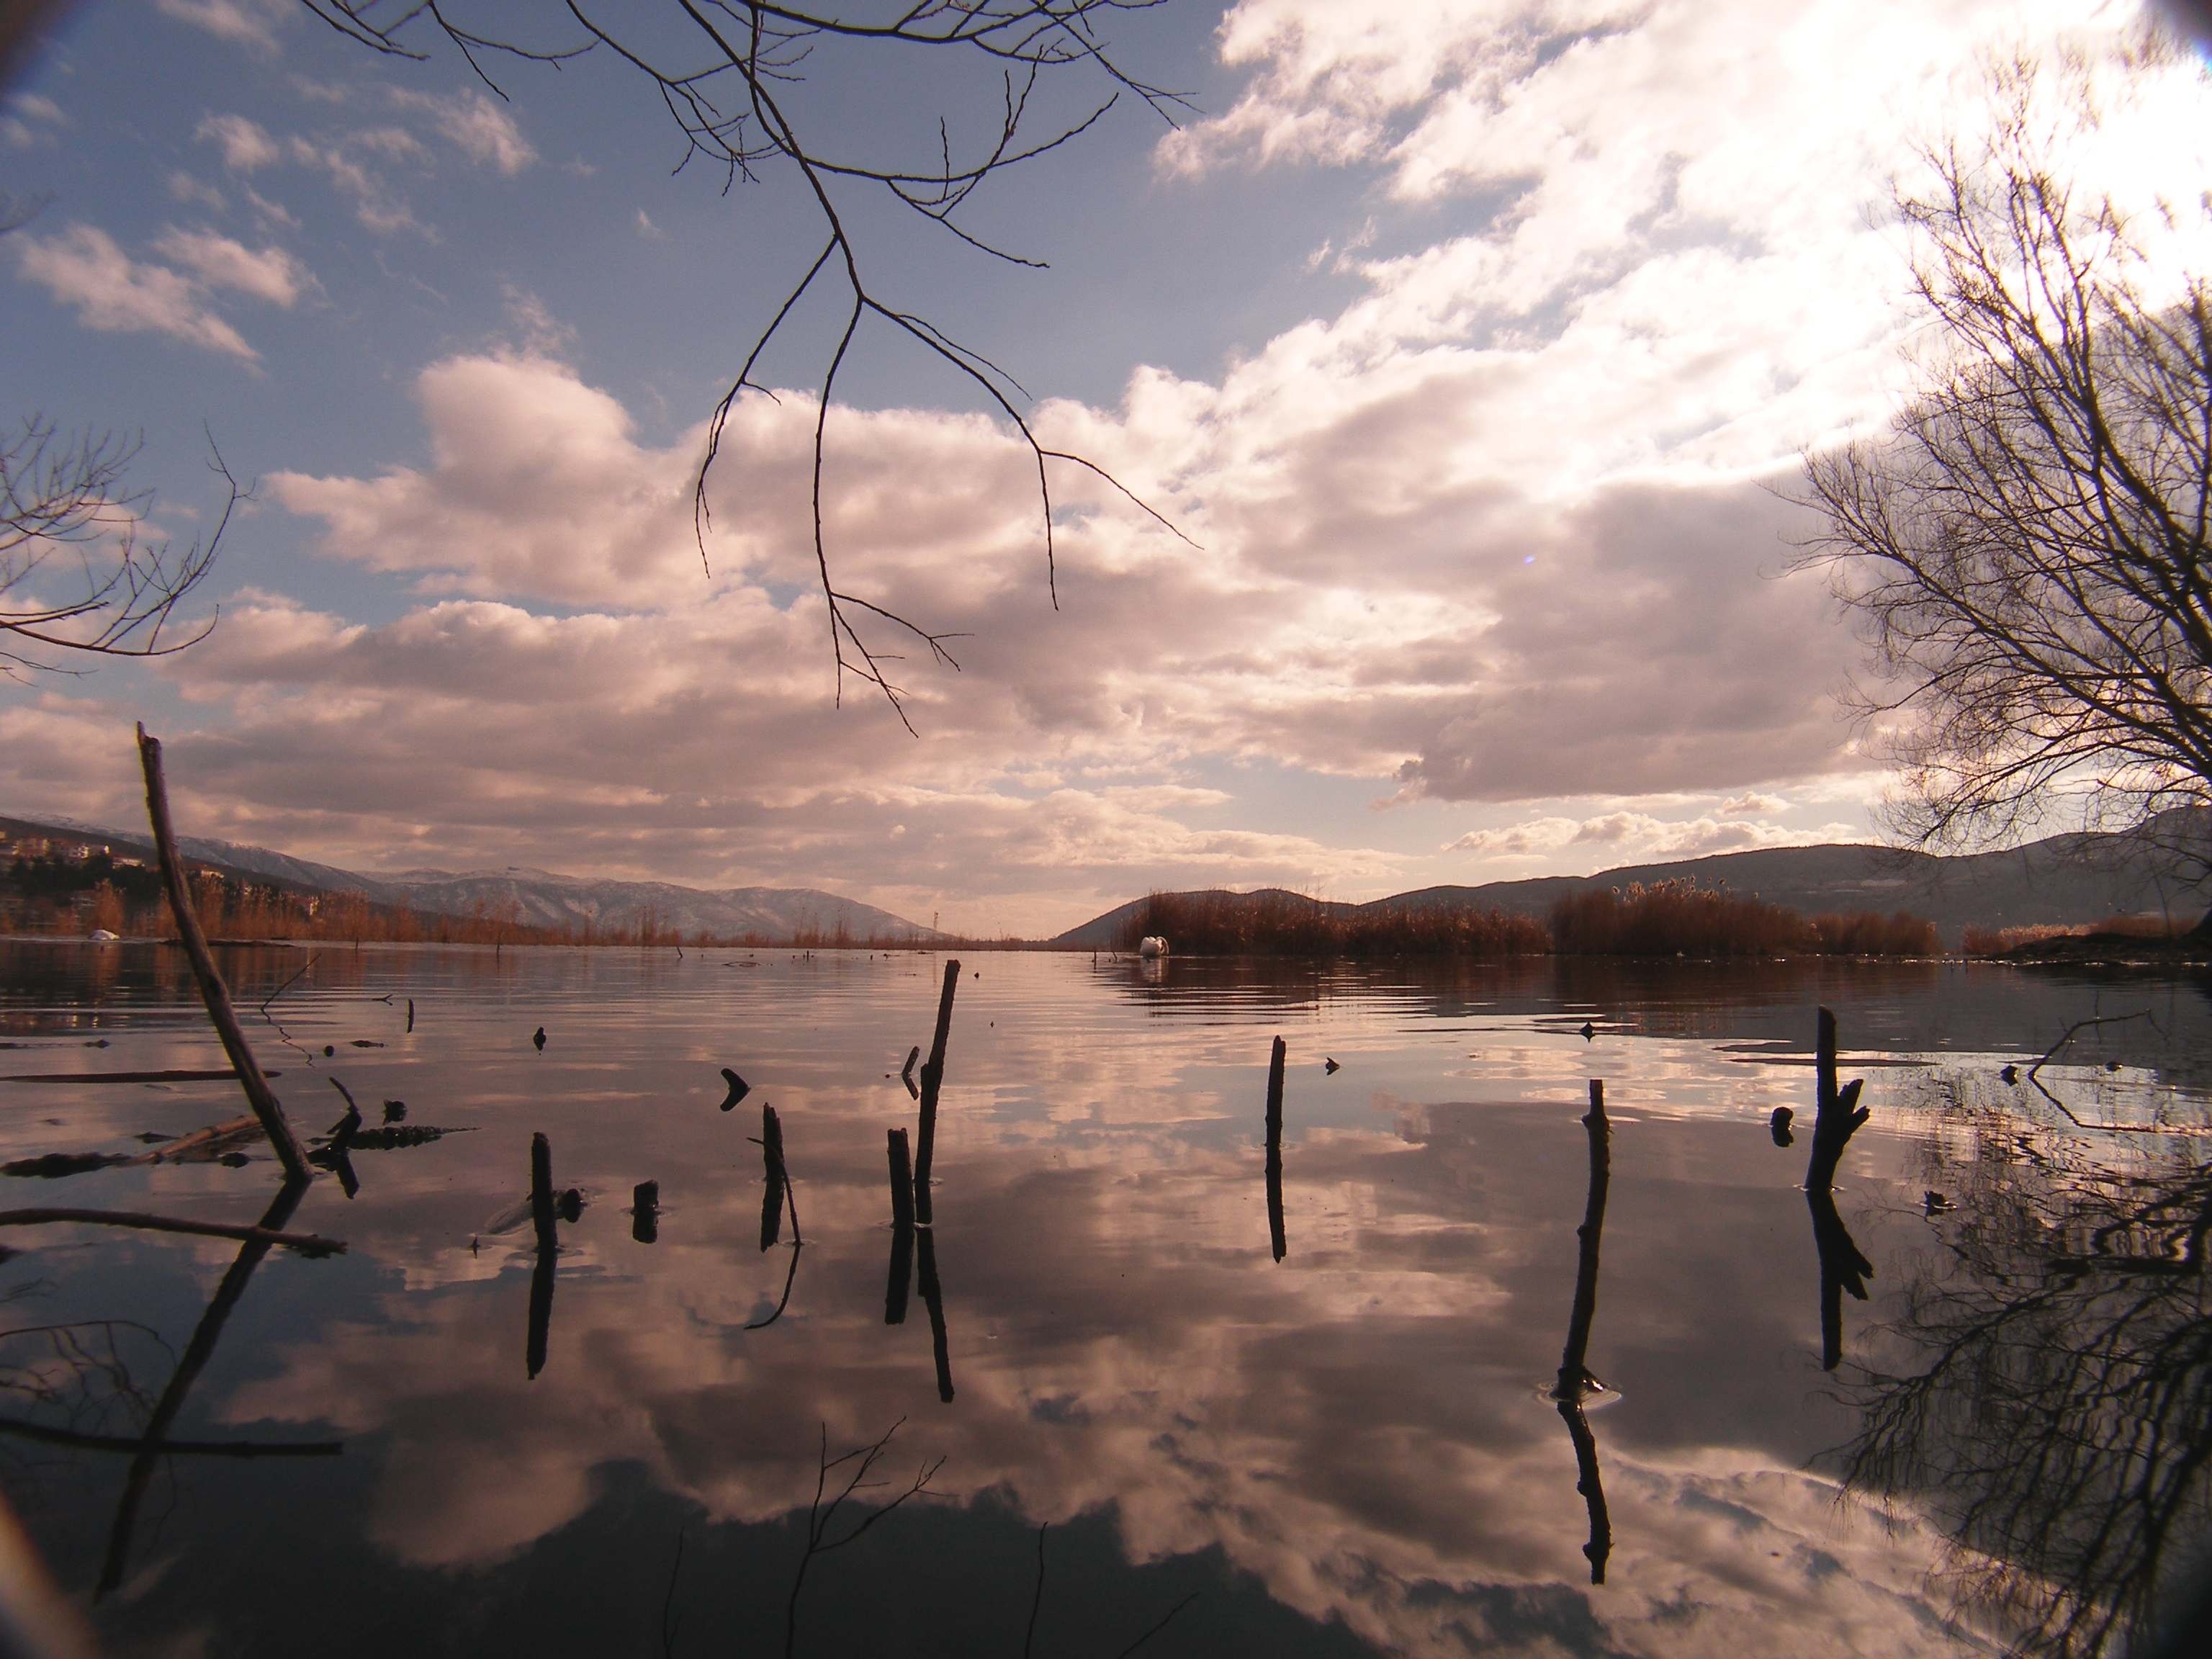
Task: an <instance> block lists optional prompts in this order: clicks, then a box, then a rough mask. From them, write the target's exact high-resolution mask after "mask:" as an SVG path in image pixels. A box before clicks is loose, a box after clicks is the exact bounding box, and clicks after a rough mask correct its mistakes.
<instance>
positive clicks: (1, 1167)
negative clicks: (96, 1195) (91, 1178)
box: [0, 1152, 137, 1181]
mask: <svg viewBox="0 0 2212 1659" xmlns="http://www.w3.org/2000/svg"><path fill="white" fill-rule="evenodd" d="M136 1161H137V1160H136V1159H134V1158H131V1155H130V1154H129V1153H128V1152H46V1153H42V1154H41V1155H40V1156H39V1157H37V1158H17V1159H16V1160H15V1162H14V1163H13V1164H0V1176H27V1177H29V1178H31V1179H33V1180H37V1181H58V1180H60V1179H61V1178H62V1177H63V1176H74V1175H89V1174H91V1173H92V1171H94V1170H106V1169H112V1167H113V1166H115V1165H116V1164H131V1163H135V1162H136Z"/></svg>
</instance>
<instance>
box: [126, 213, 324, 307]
mask: <svg viewBox="0 0 2212 1659" xmlns="http://www.w3.org/2000/svg"><path fill="white" fill-rule="evenodd" d="M154 251H155V252H156V253H158V254H160V255H161V257H162V258H165V259H167V260H169V261H171V262H172V263H173V264H179V265H183V266H185V267H186V268H187V269H189V270H192V271H194V272H196V273H197V275H198V277H199V280H200V281H201V282H202V283H204V284H205V285H206V286H208V287H210V288H228V289H236V290H237V291H238V292H240V293H241V294H246V295H252V297H253V298H255V299H257V300H265V301H268V302H269V303H270V305H274V306H283V307H290V305H291V304H292V302H293V301H295V300H297V299H298V298H299V297H300V295H301V290H303V289H307V288H309V287H311V286H312V285H313V283H314V280H315V279H314V277H313V275H311V274H310V273H309V271H308V270H307V267H306V266H305V265H303V264H301V263H300V261H299V260H298V259H296V258H294V257H293V256H292V255H291V254H289V253H287V252H285V251H284V250H283V248H280V247H264V248H258V249H257V248H249V247H247V246H245V245H244V244H243V243H240V242H238V241H234V240H232V239H231V238H230V237H228V236H222V235H218V234H216V232H214V231H212V230H179V229H176V228H173V227H172V228H170V229H168V230H167V231H165V232H163V233H162V234H161V237H160V238H159V240H156V241H155V244H154Z"/></svg>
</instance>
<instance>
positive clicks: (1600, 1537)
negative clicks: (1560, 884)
mask: <svg viewBox="0 0 2212 1659" xmlns="http://www.w3.org/2000/svg"><path fill="white" fill-rule="evenodd" d="M1589 1103H1590V1106H1589V1111H1588V1112H1587V1113H1586V1114H1584V1115H1583V1128H1584V1129H1585V1130H1587V1131H1588V1132H1589V1192H1588V1194H1587V1196H1586V1197H1585V1198H1584V1199H1583V1225H1581V1226H1580V1227H1579V1228H1577V1230H1576V1237H1577V1240H1578V1241H1579V1243H1580V1247H1581V1248H1580V1249H1579V1250H1578V1252H1577V1257H1576V1261H1575V1302H1574V1310H1573V1311H1572V1313H1571V1314H1570V1315H1569V1316H1568V1319H1567V1346H1566V1349H1565V1352H1563V1353H1562V1354H1561V1355H1560V1356H1559V1381H1558V1382H1557V1383H1555V1384H1554V1385H1553V1389H1552V1397H1553V1399H1554V1400H1555V1401H1558V1403H1559V1415H1560V1417H1561V1418H1563V1419H1565V1422H1566V1425H1567V1437H1568V1438H1569V1439H1571V1440H1572V1441H1573V1442H1574V1446H1575V1490H1576V1491H1577V1492H1580V1493H1581V1494H1582V1495H1583V1506H1584V1507H1585V1508H1586V1509H1588V1510H1589V1528H1590V1535H1589V1542H1588V1543H1587V1544H1585V1545H1583V1555H1585V1556H1586V1557H1588V1558H1589V1564H1590V1583H1593V1584H1602V1583H1605V1563H1606V1558H1607V1556H1608V1555H1610V1554H1611V1553H1613V1521H1612V1517H1611V1516H1610V1515H1609V1514H1608V1513H1607V1510H1606V1506H1605V1483H1604V1481H1603V1480H1602V1479H1601V1476H1600V1474H1599V1472H1598V1466H1597V1437H1596V1436H1595V1435H1594V1434H1592V1433H1591V1432H1590V1426H1589V1419H1588V1418H1587V1417H1585V1416H1584V1415H1583V1396H1584V1395H1586V1394H1588V1393H1589V1390H1590V1389H1593V1388H1595V1387H1597V1386H1598V1383H1597V1379H1596V1378H1595V1377H1594V1376H1591V1375H1590V1374H1589V1337H1590V1324H1591V1322H1592V1321H1594V1320H1595V1318H1596V1317H1597V1273H1598V1245H1599V1243H1600V1241H1601V1238H1602V1237H1603V1235H1604V1232H1605V1197H1606V1188H1607V1186H1608V1184H1609V1183H1610V1182H1611V1180H1612V1175H1613V1153H1612V1147H1611V1146H1610V1144H1609V1143H1610V1139H1611V1136H1612V1126H1611V1125H1610V1124H1609V1123H1608V1122H1607V1121H1606V1115H1605V1084H1604V1083H1603V1082H1602V1081H1601V1079H1597V1078H1592V1079H1590V1085H1589Z"/></svg>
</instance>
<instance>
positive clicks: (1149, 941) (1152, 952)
mask: <svg viewBox="0 0 2212 1659" xmlns="http://www.w3.org/2000/svg"><path fill="white" fill-rule="evenodd" d="M1167 953H1168V942H1167V941H1166V940H1165V939H1162V938H1161V937H1160V936H1159V935H1158V933H1147V934H1146V935H1145V936H1144V938H1143V939H1139V940H1138V941H1137V954H1138V955H1139V956H1140V957H1144V958H1146V960H1147V961H1150V960H1151V959H1152V958H1153V957H1164V956H1165V955H1167Z"/></svg>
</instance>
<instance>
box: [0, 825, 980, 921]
mask: <svg viewBox="0 0 2212 1659" xmlns="http://www.w3.org/2000/svg"><path fill="white" fill-rule="evenodd" d="M0 830H4V831H5V832H6V833H7V834H8V836H9V837H10V838H18V837H21V836H40V837H43V838H45V839H47V840H50V841H56V840H58V841H69V842H77V843H81V844H82V843H93V844H98V845H100V846H105V847H107V848H112V849H113V850H114V851H117V852H129V853H131V854H134V855H137V856H140V857H143V858H144V859H146V860H148V861H149V862H150V861H151V860H152V858H153V855H154V846H153V838H152V836H150V835H149V833H147V832H146V831H143V830H137V831H133V830H124V829H108V828H106V827H105V826H103V825H100V824H94V823H82V822H80V821H78V820H76V819H72V818H63V817H40V818H36V819H33V818H24V817H0ZM177 848H178V850H179V852H181V853H182V854H184V855H185V857H186V858H188V859H190V860H192V861H193V862H195V863H197V864H204V865H206V866H210V867H211V868H214V869H216V870H219V871H222V872H223V873H225V874H227V875H231V876H238V877H244V878H250V879H252V880H254V881H260V882H268V883H271V884H275V885H276V886H279V887H283V888H288V889H289V890H293V891H295V892H306V893H359V894H361V895H362V896H363V897H365V898H367V899H368V901H369V902H371V903H373V904H380V905H388V906H393V907H397V906H399V905H405V906H407V907H408V908H410V909H413V910H416V911H417V912H424V913H428V914H432V915H456V916H465V915H471V914H472V913H474V912H475V911H476V909H477V906H479V905H481V906H482V907H483V909H484V910H485V911H486V912H488V913H490V914H494V915H496V914H498V913H499V911H500V910H501V908H502V907H506V906H509V905H512V906H515V907H518V908H519V911H520V919H521V920H522V921H526V922H531V923H533V924H537V925H539V926H553V927H558V926H561V925H562V924H564V923H566V924H580V923H582V922H585V921H590V922H592V923H593V924H595V925H596V926H599V927H606V928H610V929H614V928H623V927H635V924H636V922H637V921H638V919H639V918H640V917H641V916H642V915H645V914H646V913H647V911H650V912H651V913H652V915H653V921H654V923H655V925H656V926H658V927H663V928H674V929H678V930H679V931H680V932H682V933H684V935H686V936H687V937H688V936H690V935H694V934H701V933H703V934H707V935H709V936H711V937H714V938H721V939H735V938H743V937H745V936H747V935H755V936H757V937H760V938H763V939H795V938H799V937H800V936H802V935H811V936H816V937H834V936H835V935H836V934H837V933H839V932H840V931H841V930H842V932H843V933H845V934H847V935H848V937H850V938H852V939H858V940H865V939H902V940H915V941H922V942H927V941H929V940H933V939H942V938H944V937H945V935H943V934H941V933H936V932H935V931H933V929H930V928H927V927H921V926H919V925H918V924H916V923H915V922H911V921H907V920H906V919H905V918H904V917H903V916H896V915H892V914H891V913H890V911H888V910H878V908H876V907H875V906H873V905H872V904H862V903H860V902H859V901H858V900H856V899H848V898H841V897H839V896H837V895H836V894H835V893H824V892H822V891H819V890H817V889H814V888H811V887H723V888H713V889H707V888H697V887H679V886H677V885H675V884H671V883H668V882H659V881H605V880H600V879H599V878H593V877H588V876H564V875H557V874H556V873H554V872H551V871H550V870H532V869H524V868H520V867H513V868H509V869H506V870H471V871H465V872H453V871H449V870H406V871H401V872H398V873H396V874H392V875H380V876H371V875H364V874H362V872H359V871H355V870H342V869H339V868H337V866H334V865H328V864H316V863H313V862H312V861H311V860H307V859H296V858H294V857H292V856H291V855H290V854H287V853H278V852H272V851H270V849H269V848H265V847H246V846H241V845H240V844H239V843H237V842H228V841H211V840H209V839H206V838H205V837H203V836H179V837H178V838H177Z"/></svg>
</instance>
